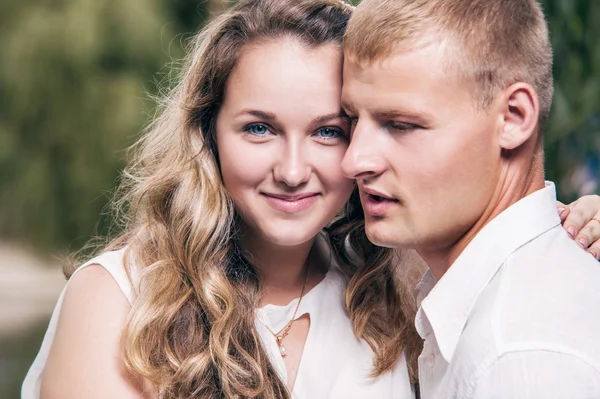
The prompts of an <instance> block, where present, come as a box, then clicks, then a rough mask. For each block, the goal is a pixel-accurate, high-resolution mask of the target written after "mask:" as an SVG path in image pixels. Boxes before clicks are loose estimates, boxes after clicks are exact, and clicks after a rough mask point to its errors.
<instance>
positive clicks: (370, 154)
mask: <svg viewBox="0 0 600 399" xmlns="http://www.w3.org/2000/svg"><path fill="white" fill-rule="evenodd" d="M381 134H382V133H381V132H379V131H378V129H377V128H376V127H375V126H372V124H368V123H363V122H361V121H360V120H359V121H358V122H357V124H356V126H355V128H354V131H353V132H352V137H351V139H350V145H349V146H348V149H347V150H346V154H345V155H344V159H343V160H342V170H343V171H344V174H345V175H346V177H348V178H349V179H359V178H365V177H373V176H377V175H379V174H381V173H382V172H383V171H384V169H385V158H384V151H385V148H383V147H382V145H384V144H385V143H384V142H383V140H382V139H381V137H380V135H381Z"/></svg>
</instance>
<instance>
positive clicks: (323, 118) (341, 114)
mask: <svg viewBox="0 0 600 399" xmlns="http://www.w3.org/2000/svg"><path fill="white" fill-rule="evenodd" d="M340 118H343V119H346V118H348V115H346V114H345V113H344V111H342V110H340V111H339V112H334V113H331V114H327V115H321V116H317V117H316V118H314V119H313V120H312V123H313V124H317V123H324V122H329V121H331V120H333V119H340Z"/></svg>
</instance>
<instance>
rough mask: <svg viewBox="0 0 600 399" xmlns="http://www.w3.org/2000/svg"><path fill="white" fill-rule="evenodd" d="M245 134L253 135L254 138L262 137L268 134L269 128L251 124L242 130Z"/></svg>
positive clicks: (260, 124) (259, 124)
mask: <svg viewBox="0 0 600 399" xmlns="http://www.w3.org/2000/svg"><path fill="white" fill-rule="evenodd" d="M244 131H245V132H248V133H250V134H254V135H256V136H264V135H266V134H267V133H269V128H268V127H267V126H266V125H264V124H262V123H253V124H251V125H248V126H246V127H245V128H244Z"/></svg>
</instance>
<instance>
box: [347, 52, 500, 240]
mask: <svg viewBox="0 0 600 399" xmlns="http://www.w3.org/2000/svg"><path fill="white" fill-rule="evenodd" d="M443 57H444V51H443V49H442V48H441V47H440V46H437V45H430V46H428V47H425V48H422V49H419V50H412V51H405V52H397V53H395V54H393V55H392V56H390V57H388V58H386V59H384V60H382V61H377V62H375V63H373V64H372V65H368V66H361V65H359V64H358V63H356V62H353V61H352V57H346V60H345V62H344V85H343V89H342V103H343V106H344V108H345V110H346V112H347V113H348V115H350V116H351V118H352V120H353V122H354V123H353V131H352V136H351V142H350V146H349V148H348V150H347V152H346V155H345V157H344V159H343V161H342V168H343V170H344V173H345V174H346V176H347V177H349V178H354V179H356V180H357V182H358V187H359V189H360V196H361V201H362V204H363V207H364V210H365V222H366V233H367V236H368V237H369V239H370V240H371V241H372V242H373V243H375V244H377V245H380V246H385V247H411V248H416V249H417V250H427V251H431V250H433V251H437V250H442V251H443V250H444V249H445V248H448V247H450V246H452V245H453V244H455V243H456V242H457V241H458V240H459V239H460V238H461V237H462V236H463V235H464V234H465V233H466V232H467V231H468V230H469V229H470V228H471V227H473V225H474V224H475V223H476V222H477V220H478V219H479V218H480V217H481V216H482V214H483V213H484V212H485V210H486V208H488V206H490V204H489V202H490V201H491V199H492V195H493V193H494V189H495V188H496V187H497V185H498V180H499V178H500V175H501V168H502V164H501V153H500V151H501V148H500V146H499V143H498V135H497V131H498V129H500V128H501V126H502V121H503V117H502V113H501V112H497V109H495V108H494V107H495V105H494V104H492V106H491V107H490V109H488V110H486V111H481V110H478V108H477V106H476V103H475V101H474V99H473V95H472V90H473V85H470V84H466V83H465V82H461V81H460V79H459V78H458V77H457V76H454V75H453V74H452V72H450V71H447V70H446V69H445V68H444V66H443V65H444V63H443Z"/></svg>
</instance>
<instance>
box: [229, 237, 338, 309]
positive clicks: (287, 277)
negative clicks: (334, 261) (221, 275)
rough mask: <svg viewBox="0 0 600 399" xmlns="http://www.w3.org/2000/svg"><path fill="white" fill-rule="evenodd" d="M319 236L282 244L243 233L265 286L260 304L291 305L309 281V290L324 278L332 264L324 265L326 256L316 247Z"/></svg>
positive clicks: (251, 258)
mask: <svg viewBox="0 0 600 399" xmlns="http://www.w3.org/2000/svg"><path fill="white" fill-rule="evenodd" d="M315 239H316V237H315V238H313V239H312V240H310V241H307V242H305V243H302V244H299V245H295V246H281V245H276V244H273V243H270V242H266V241H265V240H262V239H260V238H256V236H254V237H249V236H242V237H241V241H242V245H243V247H244V251H245V253H246V256H247V257H248V260H249V261H250V262H251V263H252V264H253V265H254V267H255V268H256V272H257V274H258V278H259V279H260V281H261V284H262V286H263V295H262V298H261V301H260V304H259V305H260V306H264V305H267V304H274V305H287V304H288V303H289V302H290V301H292V300H293V299H295V298H298V296H299V295H300V292H301V291H302V287H303V286H304V283H305V281H306V288H305V292H308V291H309V290H310V289H311V288H313V287H314V286H315V285H316V284H318V283H319V282H320V281H321V280H322V279H323V277H324V276H325V273H326V272H327V270H326V269H327V266H328V265H327V264H326V265H323V261H322V258H323V257H322V256H321V254H318V253H317V252H318V251H315V250H313V246H314V247H315V249H316V247H317V245H315ZM307 271H309V274H308V276H307ZM307 277H308V278H307Z"/></svg>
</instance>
